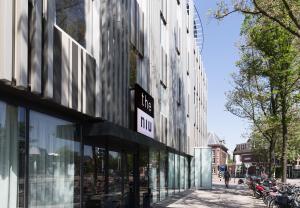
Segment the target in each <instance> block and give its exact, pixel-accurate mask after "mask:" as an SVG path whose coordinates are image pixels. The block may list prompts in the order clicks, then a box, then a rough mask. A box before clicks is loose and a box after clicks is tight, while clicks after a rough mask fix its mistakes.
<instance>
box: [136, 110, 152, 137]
mask: <svg viewBox="0 0 300 208" xmlns="http://www.w3.org/2000/svg"><path fill="white" fill-rule="evenodd" d="M137 132H139V133H141V134H144V135H146V136H148V137H151V138H154V119H153V118H152V117H151V116H149V115H148V114H147V113H145V112H144V111H142V110H141V109H139V108H137Z"/></svg>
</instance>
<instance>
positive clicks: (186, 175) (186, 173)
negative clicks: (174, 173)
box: [184, 157, 189, 189]
mask: <svg viewBox="0 0 300 208" xmlns="http://www.w3.org/2000/svg"><path fill="white" fill-rule="evenodd" d="M184 172H185V174H184V181H185V183H184V185H185V186H184V189H188V188H189V184H188V183H189V181H188V180H189V164H188V159H187V158H186V157H185V158H184Z"/></svg>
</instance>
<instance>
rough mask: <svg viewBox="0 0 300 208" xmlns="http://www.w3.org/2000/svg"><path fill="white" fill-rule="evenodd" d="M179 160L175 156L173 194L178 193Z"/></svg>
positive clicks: (177, 156)
mask: <svg viewBox="0 0 300 208" xmlns="http://www.w3.org/2000/svg"><path fill="white" fill-rule="evenodd" d="M179 163H180V159H179V155H177V154H175V193H178V192H179V185H180V166H179Z"/></svg>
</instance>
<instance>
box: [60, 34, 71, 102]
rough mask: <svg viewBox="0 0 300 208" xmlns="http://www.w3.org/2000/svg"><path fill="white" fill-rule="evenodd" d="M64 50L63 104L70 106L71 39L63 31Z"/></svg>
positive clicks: (62, 71)
mask: <svg viewBox="0 0 300 208" xmlns="http://www.w3.org/2000/svg"><path fill="white" fill-rule="evenodd" d="M61 40H62V41H61V42H62V51H61V53H62V54H61V58H62V62H61V104H62V105H64V106H66V107H68V106H69V103H68V101H69V82H70V76H69V74H70V39H69V37H68V36H67V35H66V34H64V33H62V39H61Z"/></svg>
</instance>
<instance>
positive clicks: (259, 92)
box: [226, 16, 300, 182]
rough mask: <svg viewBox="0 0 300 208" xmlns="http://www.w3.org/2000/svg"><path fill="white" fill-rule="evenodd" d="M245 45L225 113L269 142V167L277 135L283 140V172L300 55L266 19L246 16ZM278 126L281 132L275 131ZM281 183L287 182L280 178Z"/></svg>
mask: <svg viewBox="0 0 300 208" xmlns="http://www.w3.org/2000/svg"><path fill="white" fill-rule="evenodd" d="M242 34H243V35H244V38H245V45H243V46H242V47H241V52H242V58H241V60H240V61H239V62H238V64H237V66H238V68H239V74H238V75H235V76H233V80H234V84H235V88H234V90H233V91H232V92H230V93H229V94H228V96H227V97H228V102H227V104H226V108H227V110H229V111H230V112H231V113H233V114H234V115H237V116H239V117H244V118H246V119H248V120H250V121H251V123H252V124H253V126H254V127H255V129H256V131H258V132H259V133H260V134H261V135H262V136H263V138H264V139H266V140H267V141H268V142H269V164H270V166H271V165H272V164H271V158H272V154H274V149H275V144H276V138H277V135H278V132H280V134H281V137H282V155H281V161H282V168H283V173H285V172H286V165H287V145H288V140H289V131H288V130H289V126H290V125H291V122H292V120H293V117H294V114H293V111H292V109H293V108H295V107H297V101H298V99H297V97H298V95H299V78H300V73H299V63H298V61H299V58H297V57H298V54H299V52H298V51H297V50H296V48H295V47H294V46H295V44H294V40H293V36H292V35H291V34H290V33H289V32H287V31H286V30H285V29H284V28H282V27H279V26H278V25H276V24H274V23H272V22H271V21H270V20H269V19H267V18H261V17H254V18H253V17H251V16H246V18H245V22H244V28H243V30H242ZM279 126H280V128H278V127H279ZM282 181H283V182H285V181H286V175H285V174H283V177H282Z"/></svg>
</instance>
